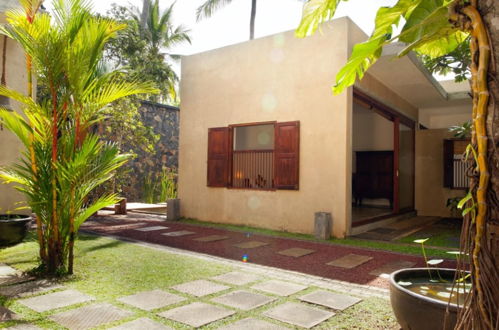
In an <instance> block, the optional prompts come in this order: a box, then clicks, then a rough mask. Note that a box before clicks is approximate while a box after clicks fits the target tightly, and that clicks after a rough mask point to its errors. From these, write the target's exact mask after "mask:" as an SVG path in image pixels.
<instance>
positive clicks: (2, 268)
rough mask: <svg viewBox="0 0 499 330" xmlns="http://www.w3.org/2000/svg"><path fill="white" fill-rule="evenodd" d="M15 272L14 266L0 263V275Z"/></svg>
mask: <svg viewBox="0 0 499 330" xmlns="http://www.w3.org/2000/svg"><path fill="white" fill-rule="evenodd" d="M16 274H17V270H15V269H14V268H12V267H10V266H7V265H6V264H0V277H7V276H12V275H16Z"/></svg>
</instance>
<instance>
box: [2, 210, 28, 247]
mask: <svg viewBox="0 0 499 330" xmlns="http://www.w3.org/2000/svg"><path fill="white" fill-rule="evenodd" d="M31 220H32V219H31V217H29V216H26V215H18V214H9V215H0V247H6V246H11V245H15V244H18V243H21V242H22V241H23V239H24V238H25V237H26V235H27V234H28V230H29V227H30V224H31Z"/></svg>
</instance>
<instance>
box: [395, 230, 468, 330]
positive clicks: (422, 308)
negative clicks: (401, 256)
mask: <svg viewBox="0 0 499 330" xmlns="http://www.w3.org/2000/svg"><path fill="white" fill-rule="evenodd" d="M427 240H428V239H427V238H426V239H420V240H415V241H414V242H415V243H419V244H421V248H422V252H423V257H424V259H425V262H426V268H405V269H400V270H398V271H396V272H393V273H392V274H391V275H390V302H391V304H392V309H393V312H394V314H395V316H396V318H397V321H398V322H399V324H400V326H401V327H402V329H411V330H418V329H421V330H440V329H444V330H450V329H454V327H455V326H456V322H457V313H458V310H459V306H463V305H464V299H465V296H466V293H468V292H469V290H470V288H471V284H470V283H469V281H467V279H468V278H469V276H470V275H469V274H468V273H466V274H462V273H459V272H458V271H457V270H456V269H448V268H435V267H430V266H436V265H438V264H440V263H441V262H443V260H442V259H433V260H428V259H427V257H426V252H425V249H424V243H425V242H426V241H427Z"/></svg>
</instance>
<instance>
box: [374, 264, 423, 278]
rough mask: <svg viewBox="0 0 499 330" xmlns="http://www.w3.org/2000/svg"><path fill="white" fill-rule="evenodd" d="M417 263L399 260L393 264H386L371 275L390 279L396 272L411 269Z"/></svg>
mask: <svg viewBox="0 0 499 330" xmlns="http://www.w3.org/2000/svg"><path fill="white" fill-rule="evenodd" d="M415 264H416V263H415V262H412V261H406V260H397V261H393V262H389V263H387V264H384V265H383V266H381V267H379V268H376V269H375V270H373V271H372V272H370V273H369V274H371V275H374V276H380V277H383V278H389V277H390V274H391V273H393V272H394V271H396V270H399V269H402V268H411V267H412V266H414V265H415Z"/></svg>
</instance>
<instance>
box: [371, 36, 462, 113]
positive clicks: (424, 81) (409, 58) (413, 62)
mask: <svg viewBox="0 0 499 330" xmlns="http://www.w3.org/2000/svg"><path fill="white" fill-rule="evenodd" d="M404 48H405V45H404V44H402V43H394V44H390V45H387V46H386V47H385V48H383V53H382V56H381V58H380V59H379V60H378V61H377V62H376V63H375V64H374V65H373V66H372V67H371V68H370V69H369V71H368V73H369V74H370V75H372V76H373V77H374V78H375V79H377V80H378V81H380V82H381V83H383V84H384V85H385V86H387V87H388V88H390V89H391V90H392V91H394V92H395V93H396V94H398V95H399V96H400V97H402V98H403V99H405V100H406V101H407V102H409V103H411V104H412V105H413V106H415V107H417V108H427V107H446V106H452V105H464V104H471V98H470V96H469V87H467V85H466V84H462V85H461V86H460V87H459V88H457V89H456V88H455V89H454V90H452V91H446V89H444V87H443V86H442V85H441V84H440V83H439V82H438V81H437V80H436V79H435V78H434V77H433V76H432V75H431V73H430V72H429V71H428V70H427V69H426V68H425V67H424V65H423V63H422V62H421V60H420V59H419V58H418V57H417V56H416V54H415V53H413V52H410V53H408V54H407V55H406V56H403V57H400V58H398V57H397V54H399V52H400V51H401V50H403V49H404ZM463 86H464V88H463Z"/></svg>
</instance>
